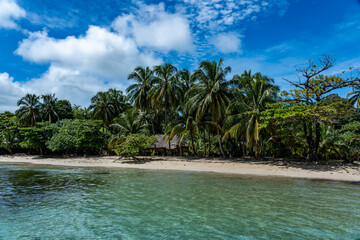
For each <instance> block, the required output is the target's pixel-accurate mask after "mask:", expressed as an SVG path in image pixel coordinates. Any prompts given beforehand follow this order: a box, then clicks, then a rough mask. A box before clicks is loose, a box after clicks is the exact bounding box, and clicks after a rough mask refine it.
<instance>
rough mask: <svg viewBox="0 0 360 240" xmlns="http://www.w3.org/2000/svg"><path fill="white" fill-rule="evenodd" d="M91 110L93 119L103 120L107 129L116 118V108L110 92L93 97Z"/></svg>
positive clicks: (99, 93)
mask: <svg viewBox="0 0 360 240" xmlns="http://www.w3.org/2000/svg"><path fill="white" fill-rule="evenodd" d="M90 109H92V118H93V119H98V120H102V121H103V124H104V126H105V127H109V125H110V124H111V122H112V120H113V119H114V118H115V116H116V106H115V104H114V101H113V99H112V96H111V95H110V94H109V93H108V92H98V93H97V94H96V95H95V96H94V97H92V98H91V105H90Z"/></svg>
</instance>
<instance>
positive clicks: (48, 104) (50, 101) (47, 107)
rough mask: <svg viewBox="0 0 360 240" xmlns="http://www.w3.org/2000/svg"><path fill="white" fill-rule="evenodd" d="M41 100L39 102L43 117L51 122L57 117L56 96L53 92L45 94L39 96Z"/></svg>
mask: <svg viewBox="0 0 360 240" xmlns="http://www.w3.org/2000/svg"><path fill="white" fill-rule="evenodd" d="M41 98H42V100H43V102H42V104H41V111H42V113H43V114H44V118H45V119H47V120H48V121H49V123H52V122H54V121H56V120H57V119H58V118H59V114H58V109H57V101H58V100H57V98H56V97H55V94H45V95H42V96H41Z"/></svg>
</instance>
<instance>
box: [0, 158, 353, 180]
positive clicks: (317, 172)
mask: <svg viewBox="0 0 360 240" xmlns="http://www.w3.org/2000/svg"><path fill="white" fill-rule="evenodd" d="M140 159H141V160H140V161H133V160H129V159H119V157H117V156H101V157H70V158H65V157H64V158H62V157H51V158H50V157H42V156H1V157H0V164H33V165H53V166H67V167H98V168H136V169H148V170H173V171H196V172H214V173H222V174H240V175H255V176H272V177H288V178H303V179H314V180H334V181H349V182H360V167H359V165H358V164H353V165H340V164H314V163H307V162H293V161H285V160H248V159H223V158H189V157H176V156H168V157H159V156H151V157H141V158H140Z"/></svg>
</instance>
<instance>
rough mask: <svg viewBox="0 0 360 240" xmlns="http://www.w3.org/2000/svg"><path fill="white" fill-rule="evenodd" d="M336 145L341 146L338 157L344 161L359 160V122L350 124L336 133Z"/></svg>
mask: <svg viewBox="0 0 360 240" xmlns="http://www.w3.org/2000/svg"><path fill="white" fill-rule="evenodd" d="M335 134H336V137H337V144H338V145H341V147H342V151H341V152H340V155H341V157H342V158H343V159H345V160H348V161H349V160H350V161H354V160H358V161H359V160H360V121H357V122H351V123H348V124H346V125H344V126H343V127H342V128H341V129H339V130H337V131H336V133H335Z"/></svg>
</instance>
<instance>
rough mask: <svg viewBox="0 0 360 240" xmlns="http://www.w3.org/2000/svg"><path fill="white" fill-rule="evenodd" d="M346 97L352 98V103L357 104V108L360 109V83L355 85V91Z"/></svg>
mask: <svg viewBox="0 0 360 240" xmlns="http://www.w3.org/2000/svg"><path fill="white" fill-rule="evenodd" d="M346 97H350V102H351V103H352V104H355V105H356V107H357V108H359V107H360V83H357V84H354V85H353V90H352V91H351V92H349V93H348V94H347V95H346Z"/></svg>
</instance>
